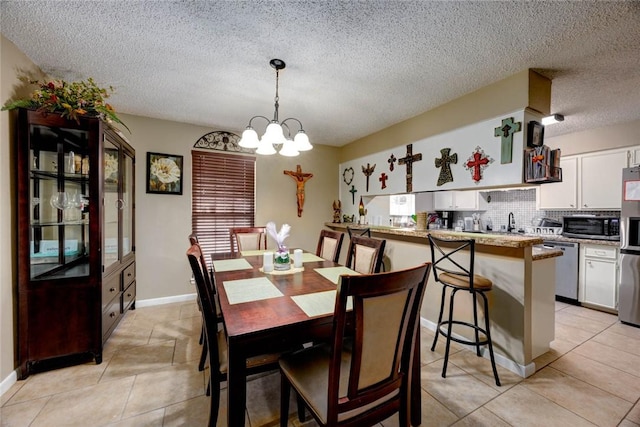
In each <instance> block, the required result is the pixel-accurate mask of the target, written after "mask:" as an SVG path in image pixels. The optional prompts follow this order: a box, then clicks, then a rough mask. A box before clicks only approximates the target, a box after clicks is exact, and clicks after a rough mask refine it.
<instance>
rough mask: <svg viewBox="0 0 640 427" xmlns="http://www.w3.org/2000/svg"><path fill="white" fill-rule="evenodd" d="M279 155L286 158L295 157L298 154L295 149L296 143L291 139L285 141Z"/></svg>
mask: <svg viewBox="0 0 640 427" xmlns="http://www.w3.org/2000/svg"><path fill="white" fill-rule="evenodd" d="M279 154H281V155H283V156H287V157H295V156H297V155H299V154H300V153H299V152H298V150H297V149H296V143H295V142H294V141H293V140H292V139H285V141H284V144H283V145H282V148H281V149H280V151H279Z"/></svg>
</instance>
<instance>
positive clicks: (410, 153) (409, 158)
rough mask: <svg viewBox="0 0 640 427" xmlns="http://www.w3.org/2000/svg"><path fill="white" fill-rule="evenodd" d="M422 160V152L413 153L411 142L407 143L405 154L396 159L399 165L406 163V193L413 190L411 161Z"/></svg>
mask: <svg viewBox="0 0 640 427" xmlns="http://www.w3.org/2000/svg"><path fill="white" fill-rule="evenodd" d="M420 160H422V153H418V154H413V144H407V155H406V157H403V158H401V159H399V160H398V164H399V165H407V193H411V192H412V191H413V162H419V161H420Z"/></svg>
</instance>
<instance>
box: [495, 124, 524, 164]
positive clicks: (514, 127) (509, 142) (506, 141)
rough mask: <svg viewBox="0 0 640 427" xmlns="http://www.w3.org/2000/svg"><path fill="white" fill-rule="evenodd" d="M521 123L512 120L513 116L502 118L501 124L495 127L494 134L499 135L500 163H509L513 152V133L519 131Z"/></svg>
mask: <svg viewBox="0 0 640 427" xmlns="http://www.w3.org/2000/svg"><path fill="white" fill-rule="evenodd" d="M521 125H522V123H521V122H517V123H514V122H513V117H509V118H506V119H502V125H501V126H498V127H497V128H495V129H494V130H493V131H494V136H499V137H500V142H501V145H500V163H502V164H505V163H511V160H512V152H513V134H514V133H516V132H520V128H521Z"/></svg>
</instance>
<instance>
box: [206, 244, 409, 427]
mask: <svg viewBox="0 0 640 427" xmlns="http://www.w3.org/2000/svg"><path fill="white" fill-rule="evenodd" d="M262 252H264V251H245V252H242V253H241V254H238V255H237V257H236V258H229V256H224V257H222V258H224V259H220V258H221V257H219V256H216V255H212V260H213V269H214V275H215V285H216V288H217V292H218V293H219V300H220V309H221V311H222V315H223V318H224V325H225V330H226V334H227V344H228V360H229V365H228V372H227V409H228V411H227V421H228V425H229V426H233V427H241V426H244V423H245V407H246V397H247V382H246V381H247V373H246V360H247V359H248V358H249V357H252V356H258V355H260V354H267V353H281V352H285V351H292V350H295V349H299V348H301V346H302V345H303V344H305V343H309V342H314V341H316V342H317V341H326V340H327V339H328V338H329V337H330V336H331V334H332V327H333V310H334V304H335V294H336V289H337V283H338V280H339V279H338V278H339V276H340V275H341V274H358V273H356V272H355V271H353V270H350V269H348V268H346V267H344V266H341V265H339V264H336V263H334V262H333V261H328V260H325V259H322V258H320V257H318V256H316V255H314V254H311V253H304V254H303V264H302V267H301V268H294V266H293V265H292V266H291V269H290V270H289V271H284V272H281V271H273V272H269V273H265V272H263V271H262V261H263V256H262ZM419 337H420V333H419V328H417V333H416V338H417V340H416V343H415V349H414V356H413V359H414V361H413V366H412V375H411V376H412V385H411V389H412V391H411V424H412V425H419V424H420V423H421V408H420V394H421V393H420V372H419V370H420V342H419Z"/></svg>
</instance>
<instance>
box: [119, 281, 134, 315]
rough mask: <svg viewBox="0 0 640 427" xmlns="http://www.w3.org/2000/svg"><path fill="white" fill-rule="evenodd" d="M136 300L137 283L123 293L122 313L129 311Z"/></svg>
mask: <svg viewBox="0 0 640 427" xmlns="http://www.w3.org/2000/svg"><path fill="white" fill-rule="evenodd" d="M135 299H136V282H133V283H132V284H130V285H129V287H128V288H127V289H125V290H124V292H123V293H122V312H123V313H124V312H125V311H127V309H128V308H129V306H130V305H131V303H132V302H133V301H134V300H135Z"/></svg>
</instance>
